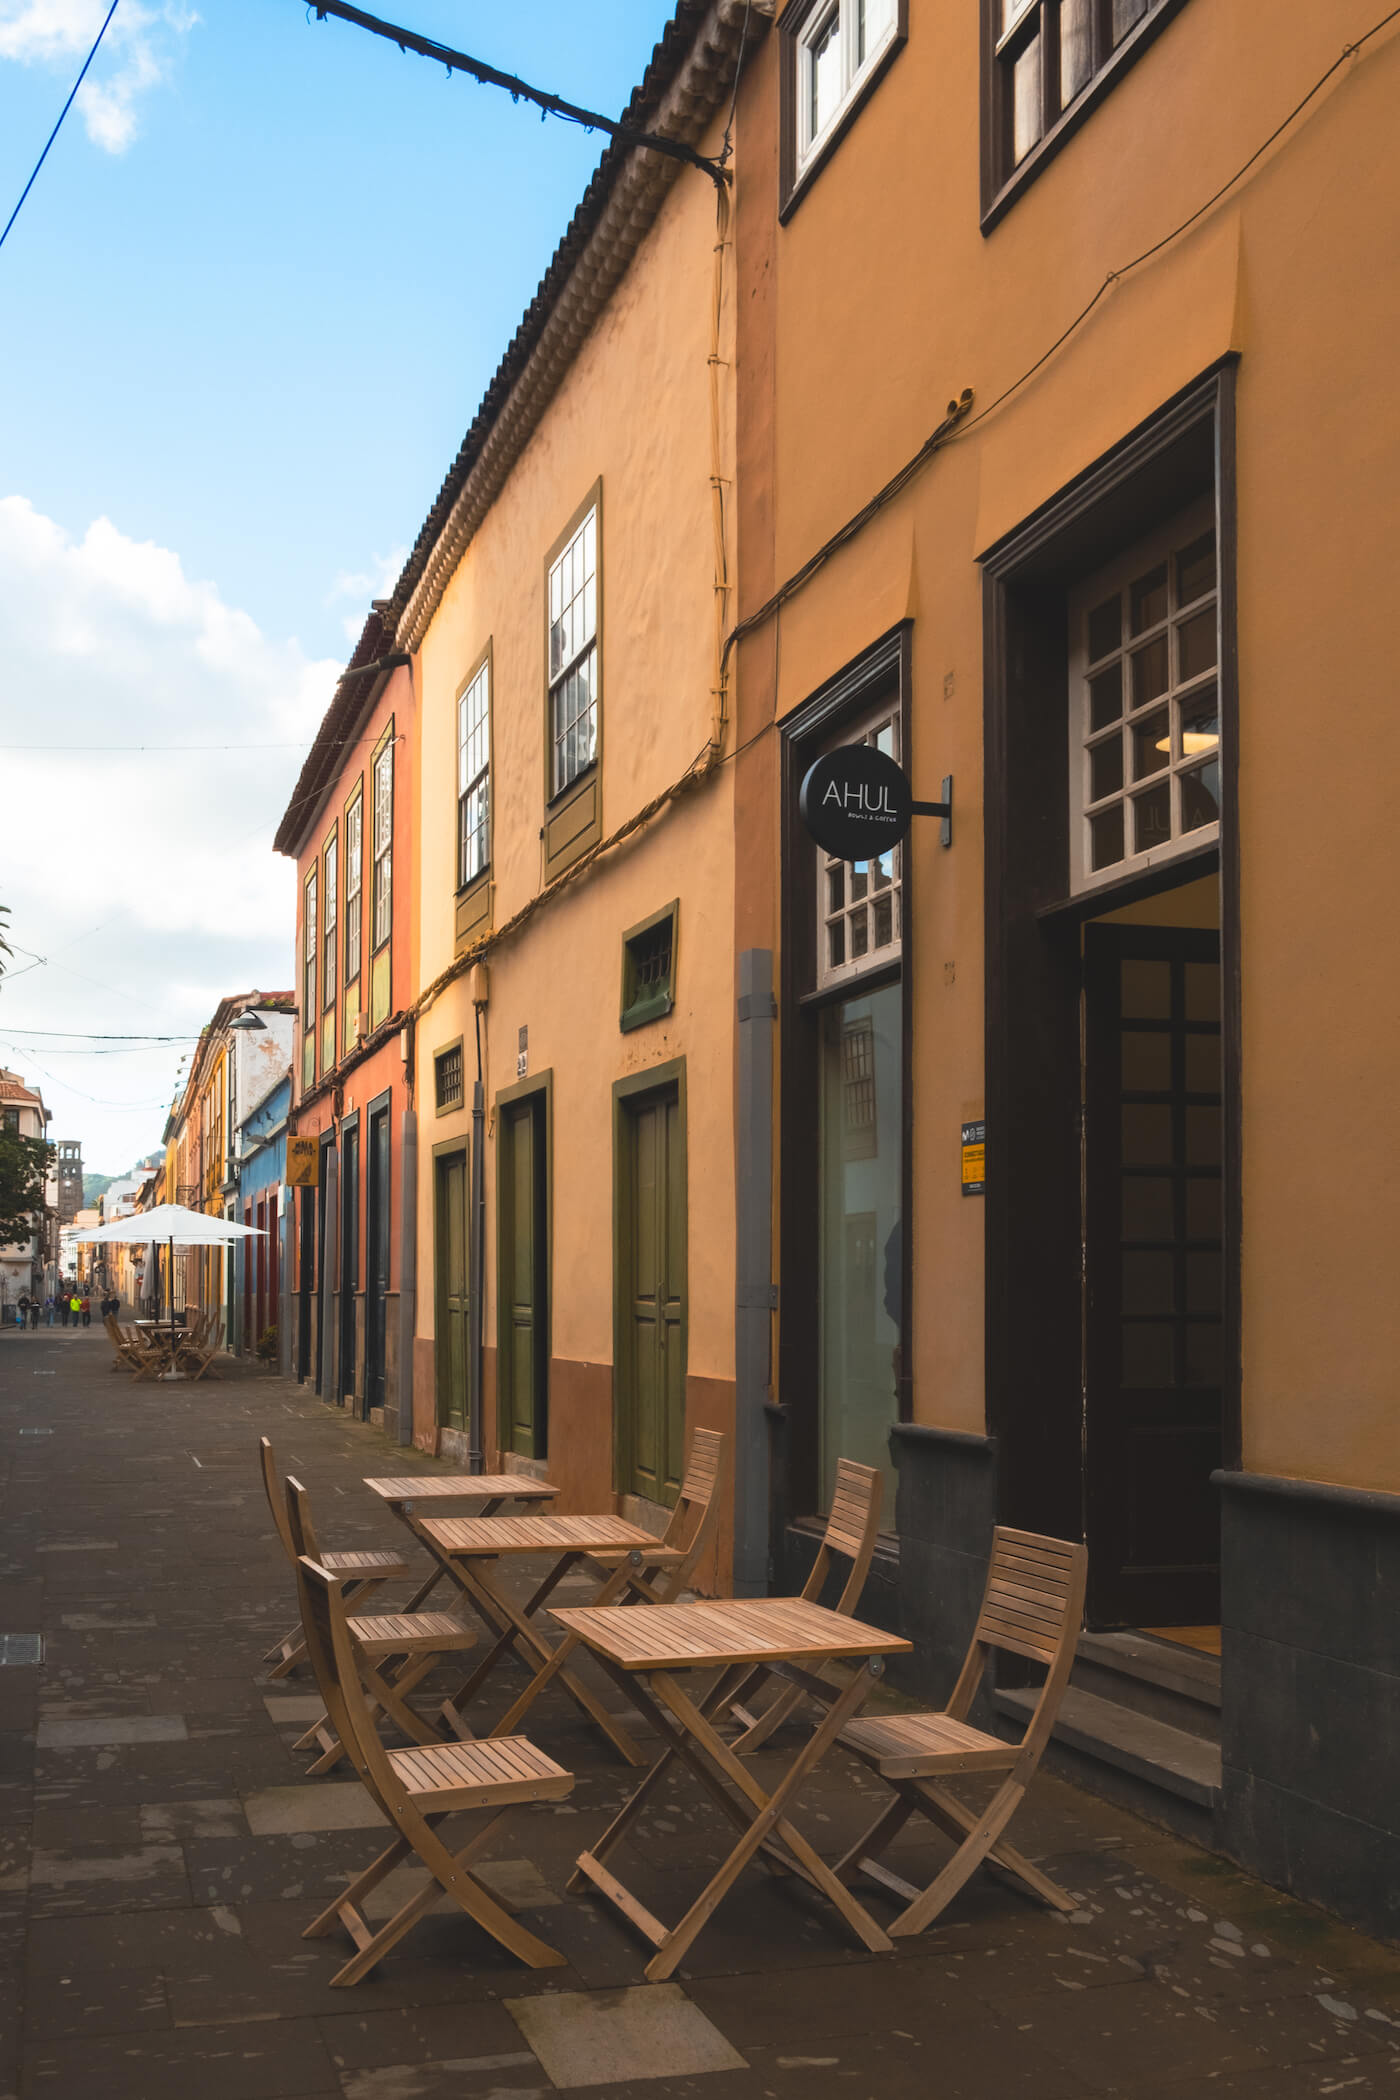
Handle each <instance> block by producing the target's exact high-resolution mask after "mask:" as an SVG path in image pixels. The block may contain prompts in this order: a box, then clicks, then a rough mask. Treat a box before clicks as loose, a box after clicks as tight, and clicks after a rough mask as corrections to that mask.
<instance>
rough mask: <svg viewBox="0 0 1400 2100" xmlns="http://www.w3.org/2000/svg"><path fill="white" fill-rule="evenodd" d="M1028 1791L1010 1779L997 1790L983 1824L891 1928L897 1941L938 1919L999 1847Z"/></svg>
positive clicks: (1018, 1782)
mask: <svg viewBox="0 0 1400 2100" xmlns="http://www.w3.org/2000/svg"><path fill="white" fill-rule="evenodd" d="M1025 1791H1026V1785H1025V1781H1024V1780H1022V1779H1008V1780H1007V1781H1006V1782H1005V1783H1004V1785H1002V1786H1000V1787H998V1788H997V1791H996V1793H995V1794H994V1795H993V1796H992V1799H991V1802H990V1804H989V1805H988V1807H987V1808H986V1809H985V1810H984V1812H983V1814H982V1816H981V1818H980V1819H979V1821H978V1822H977V1823H976V1824H975V1825H974V1827H973V1829H972V1830H971V1831H970V1832H969V1833H968V1835H967V1837H965V1838H964V1839H963V1842H962V1844H961V1845H960V1846H959V1847H958V1849H957V1851H956V1852H955V1853H954V1854H953V1857H952V1858H951V1859H950V1860H949V1862H948V1864H947V1866H946V1867H945V1868H944V1869H943V1872H942V1873H941V1874H939V1875H937V1876H936V1877H935V1879H934V1880H933V1881H931V1882H930V1883H929V1885H928V1887H927V1888H926V1889H925V1890H924V1891H923V1892H922V1894H921V1895H918V1896H916V1897H915V1898H914V1901H913V1902H912V1903H911V1904H910V1905H909V1908H908V1909H907V1910H906V1911H903V1912H901V1914H900V1915H899V1917H897V1918H896V1919H895V1921H894V1923H893V1925H891V1927H890V1936H891V1938H893V1939H909V1938H911V1937H912V1936H913V1935H914V1934H915V1933H918V1932H922V1931H923V1929H924V1927H925V1926H926V1925H928V1924H930V1923H931V1922H932V1920H933V1919H934V1918H936V1917H937V1916H938V1913H939V1912H940V1911H941V1910H943V1909H944V1908H945V1907H946V1905H947V1904H949V1903H950V1902H951V1901H952V1899H953V1897H954V1896H956V1895H957V1893H958V1890H959V1889H960V1888H962V1887H963V1885H964V1883H966V1882H967V1881H970V1880H971V1878H972V1876H973V1874H975V1873H976V1871H977V1869H978V1867H980V1866H981V1864H982V1862H983V1860H984V1859H985V1858H986V1857H987V1854H988V1853H989V1852H990V1851H992V1849H993V1847H994V1846H995V1845H996V1842H997V1839H998V1838H999V1837H1000V1836H1001V1833H1002V1831H1003V1830H1005V1828H1006V1826H1007V1824H1008V1823H1009V1822H1010V1820H1011V1818H1012V1816H1013V1815H1014V1814H1015V1812H1016V1810H1017V1808H1018V1807H1019V1806H1020V1803H1021V1800H1022V1797H1023V1796H1024V1794H1025Z"/></svg>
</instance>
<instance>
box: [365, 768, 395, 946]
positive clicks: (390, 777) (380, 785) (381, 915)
mask: <svg viewBox="0 0 1400 2100" xmlns="http://www.w3.org/2000/svg"><path fill="white" fill-rule="evenodd" d="M393 857H394V745H393V740H392V738H391V739H390V741H389V742H388V743H387V744H386V745H385V746H384V749H383V750H382V751H381V752H380V754H379V756H378V757H377V758H376V759H375V761H374V890H373V896H372V909H373V922H372V925H371V928H370V943H371V946H372V947H374V948H382V947H383V945H384V943H385V942H386V941H387V940H388V938H389V934H390V931H391V930H392V927H393V902H394V893H393V879H394V870H393Z"/></svg>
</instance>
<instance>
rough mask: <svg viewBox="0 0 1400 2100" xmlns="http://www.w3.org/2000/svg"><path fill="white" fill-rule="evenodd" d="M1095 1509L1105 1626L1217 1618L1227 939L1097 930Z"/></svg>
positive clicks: (1092, 1099)
mask: <svg viewBox="0 0 1400 2100" xmlns="http://www.w3.org/2000/svg"><path fill="white" fill-rule="evenodd" d="M1084 959H1085V960H1084V967H1085V1022H1086V1026H1085V1121H1084V1129H1085V1184H1084V1185H1085V1189H1086V1195H1087V1202H1086V1210H1085V1291H1086V1297H1085V1518H1086V1532H1087V1537H1088V1542H1089V1610H1090V1618H1091V1622H1092V1623H1093V1624H1095V1625H1098V1626H1114V1625H1119V1626H1121V1625H1128V1626H1188V1625H1209V1624H1214V1623H1216V1622H1217V1621H1218V1619H1219V1616H1220V1569H1219V1560H1220V1523H1219V1517H1218V1514H1217V1511H1216V1506H1215V1491H1214V1489H1213V1488H1212V1487H1211V1484H1210V1476H1211V1474H1212V1472H1213V1471H1214V1470H1215V1468H1216V1467H1217V1466H1218V1465H1219V1464H1220V1462H1221V1392H1222V1384H1223V1363H1222V1354H1223V1351H1222V1337H1223V1326H1222V1312H1223V1302H1224V1259H1223V1254H1222V1241H1221V1234H1222V1206H1221V1154H1222V1144H1221V1131H1222V1112H1221V1061H1220V1060H1221V1038H1220V937H1219V935H1218V934H1216V933H1213V932H1208V931H1195V930H1187V929H1186V928H1184V927H1145V926H1088V927H1086V928H1085V935H1084Z"/></svg>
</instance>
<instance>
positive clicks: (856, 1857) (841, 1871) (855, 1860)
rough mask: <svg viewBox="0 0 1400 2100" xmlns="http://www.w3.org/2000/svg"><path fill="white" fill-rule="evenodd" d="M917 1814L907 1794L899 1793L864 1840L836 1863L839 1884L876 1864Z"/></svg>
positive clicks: (858, 1842) (856, 1843) (857, 1843)
mask: <svg viewBox="0 0 1400 2100" xmlns="http://www.w3.org/2000/svg"><path fill="white" fill-rule="evenodd" d="M913 1813H914V1804H913V1802H912V1801H908V1800H906V1799H905V1797H904V1795H903V1794H896V1795H895V1797H894V1799H893V1801H891V1802H890V1804H889V1806H888V1808H884V1809H882V1810H881V1811H880V1813H879V1815H878V1816H877V1817H876V1818H875V1821H874V1822H873V1823H872V1824H871V1826H870V1828H869V1830H867V1831H866V1833H865V1836H864V1837H863V1838H858V1839H857V1840H856V1842H855V1844H854V1845H852V1847H851V1849H850V1851H849V1852H846V1853H843V1854H842V1856H841V1858H840V1859H838V1860H837V1862H836V1878H837V1880H838V1881H849V1880H850V1879H851V1877H852V1875H854V1874H856V1873H858V1872H859V1871H860V1870H861V1869H862V1868H863V1867H869V1865H870V1864H871V1863H872V1861H878V1859H879V1856H880V1854H881V1853H882V1852H883V1851H884V1849H885V1847H886V1845H888V1843H889V1841H890V1839H891V1838H892V1837H897V1836H898V1834H899V1832H900V1831H901V1830H903V1828H904V1826H905V1824H906V1823H907V1822H908V1821H909V1818H910V1817H911V1816H912V1815H913Z"/></svg>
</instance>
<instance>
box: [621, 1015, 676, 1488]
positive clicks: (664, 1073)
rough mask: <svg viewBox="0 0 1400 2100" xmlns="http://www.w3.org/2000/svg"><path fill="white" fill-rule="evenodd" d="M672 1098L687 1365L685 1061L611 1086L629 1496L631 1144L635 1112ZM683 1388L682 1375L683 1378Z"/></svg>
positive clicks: (624, 1484)
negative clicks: (676, 1136) (677, 1152)
mask: <svg viewBox="0 0 1400 2100" xmlns="http://www.w3.org/2000/svg"><path fill="white" fill-rule="evenodd" d="M663 1095H674V1097H675V1100H676V1103H677V1106H678V1108H679V1110H680V1133H681V1136H680V1208H681V1219H682V1224H681V1249H680V1259H681V1268H682V1271H683V1273H684V1275H685V1279H686V1284H685V1294H684V1297H683V1299H682V1311H681V1322H680V1347H681V1353H682V1357H683V1360H685V1361H686V1362H687V1363H688V1361H689V1350H690V1198H689V1168H690V1162H689V1139H688V1125H687V1118H686V1078H685V1059H684V1058H683V1057H673V1058H669V1059H667V1061H666V1062H665V1063H664V1064H659V1065H650V1066H648V1067H647V1069H646V1070H645V1071H642V1072H632V1073H629V1074H628V1076H627V1077H626V1078H625V1079H618V1080H615V1081H614V1082H613V1090H612V1099H613V1209H612V1261H613V1486H614V1487H615V1488H616V1489H617V1490H618V1492H619V1493H622V1494H628V1493H630V1492H631V1491H632V1489H631V1479H632V1474H631V1463H630V1461H631V1454H632V1448H633V1429H634V1426H635V1425H634V1423H633V1422H632V1419H631V1395H630V1393H629V1391H628V1389H627V1384H626V1380H625V1377H624V1375H623V1365H624V1364H625V1362H626V1360H627V1359H626V1351H627V1349H628V1347H629V1345H630V1322H631V1311H630V1305H631V1292H630V1290H629V1288H628V1283H629V1278H630V1275H631V1248H630V1243H629V1233H628V1219H629V1209H630V1206H629V1203H628V1191H629V1186H630V1177H631V1161H632V1146H633V1142H634V1131H633V1125H632V1111H633V1110H634V1109H635V1108H637V1107H639V1106H640V1105H642V1103H644V1102H645V1101H646V1100H647V1099H648V1098H649V1097H651V1096H656V1097H658V1098H659V1097H661V1096H663ZM682 1390H684V1374H683V1380H682Z"/></svg>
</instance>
